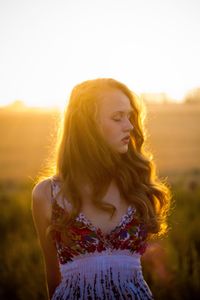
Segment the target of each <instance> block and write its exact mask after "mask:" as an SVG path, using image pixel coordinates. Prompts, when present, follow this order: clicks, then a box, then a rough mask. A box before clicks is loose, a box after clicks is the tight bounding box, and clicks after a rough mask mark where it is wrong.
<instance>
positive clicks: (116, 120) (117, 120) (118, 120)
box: [113, 116, 131, 122]
mask: <svg viewBox="0 0 200 300" xmlns="http://www.w3.org/2000/svg"><path fill="white" fill-rule="evenodd" d="M130 118H131V116H130V117H129V118H128V119H129V121H130ZM121 120H122V119H113V121H115V122H120V121H121Z"/></svg>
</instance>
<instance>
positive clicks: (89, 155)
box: [49, 78, 171, 236]
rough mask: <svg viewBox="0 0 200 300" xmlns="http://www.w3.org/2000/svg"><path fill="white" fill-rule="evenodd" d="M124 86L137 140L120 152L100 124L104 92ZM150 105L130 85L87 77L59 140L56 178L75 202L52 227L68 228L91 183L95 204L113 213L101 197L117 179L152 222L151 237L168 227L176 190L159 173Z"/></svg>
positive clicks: (143, 217)
mask: <svg viewBox="0 0 200 300" xmlns="http://www.w3.org/2000/svg"><path fill="white" fill-rule="evenodd" d="M110 90H120V91H121V92H123V93H124V94H125V95H126V96H127V97H128V98H129V100H130V104H131V106H132V108H133V113H132V115H131V118H130V120H131V123H132V125H133V130H131V132H130V134H131V140H130V142H129V148H128V151H127V152H126V153H117V152H116V151H114V150H113V149H111V147H110V146H109V145H108V143H107V142H106V140H105V139H104V137H103V135H102V133H101V130H100V126H99V123H98V105H99V103H100V101H101V92H102V91H110ZM144 120H145V106H144V104H143V103H142V100H141V99H140V98H139V97H138V96H137V95H136V94H135V93H133V92H132V91H131V90H130V89H129V88H128V87H127V86H126V85H125V84H123V83H121V82H119V81H117V80H114V79H112V78H98V79H94V80H87V81H84V82H82V83H80V84H78V85H76V86H75V87H74V88H73V90H72V92H71V95H70V99H69V103H68V105H67V107H66V110H65V116H64V122H63V129H62V134H61V138H60V141H59V142H58V145H57V146H58V151H57V163H56V174H55V177H56V178H58V179H59V180H60V184H61V185H60V186H61V190H60V194H61V195H62V196H63V197H62V199H63V204H65V203H64V202H65V200H64V198H66V199H68V201H70V203H71V204H72V211H71V213H70V212H66V214H65V215H64V217H63V218H61V219H59V220H58V222H57V223H56V224H53V225H52V226H50V228H49V230H50V231H51V230H53V229H56V230H58V231H61V232H64V230H66V224H69V223H70V221H71V220H72V219H73V218H75V217H76V216H77V215H78V213H79V212H80V210H81V190H82V188H83V186H84V184H85V183H88V184H89V185H90V187H91V189H92V198H91V199H92V202H93V204H94V205H95V206H96V207H98V208H100V209H103V210H105V211H108V212H110V215H111V217H112V215H113V213H114V212H115V209H116V208H115V207H114V206H113V205H110V204H103V203H102V201H101V199H102V197H103V195H104V194H105V192H106V190H107V188H108V186H109V184H110V182H111V180H112V179H114V180H115V182H116V183H117V186H118V188H119V191H120V194H121V195H122V196H123V198H124V199H126V200H127V201H128V203H130V204H133V205H134V206H135V207H136V209H137V213H138V216H139V218H141V220H142V221H143V222H144V223H145V224H146V225H147V228H148V231H149V236H155V235H161V234H163V233H165V232H166V231H167V221H166V220H167V215H168V212H169V207H170V200H171V193H170V188H169V187H168V184H167V182H166V181H165V180H164V179H163V180H161V179H159V178H158V177H157V175H156V166H155V163H154V161H153V155H152V154H151V152H150V151H149V150H147V149H146V148H145V146H146V143H145V142H146V131H145V126H144Z"/></svg>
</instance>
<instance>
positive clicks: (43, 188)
mask: <svg viewBox="0 0 200 300" xmlns="http://www.w3.org/2000/svg"><path fill="white" fill-rule="evenodd" d="M50 195H51V179H50V178H47V179H44V180H42V181H40V182H38V183H37V184H36V185H35V186H34V188H33V190H32V196H33V198H34V199H43V198H45V197H49V196H50Z"/></svg>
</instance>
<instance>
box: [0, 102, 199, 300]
mask: <svg viewBox="0 0 200 300" xmlns="http://www.w3.org/2000/svg"><path fill="white" fill-rule="evenodd" d="M59 119H60V115H59V113H58V112H55V111H37V110H36V111H22V112H20V111H18V112H15V111H11V110H10V111H8V110H5V109H2V110H0V136H1V142H0V209H1V218H0V234H1V244H0V250H1V251H0V253H1V254H0V266H1V273H0V299H21V300H25V299H26V300H27V299H29V300H40V299H41V300H43V299H44V300H45V299H46V292H45V281H44V273H43V261H42V256H41V252H40V248H39V244H38V241H37V238H36V233H35V230H34V227H33V222H32V218H31V209H30V201H31V190H32V188H33V185H34V180H35V178H36V176H37V175H38V173H39V172H40V170H42V169H43V168H44V167H45V165H46V162H47V160H48V159H50V158H51V157H53V150H54V145H55V143H56V132H57V126H58V124H59ZM199 120H200V105H197V104H193V105H192V104H168V103H166V104H163V105H159V104H151V105H148V106H147V119H146V128H147V139H148V147H149V149H151V151H152V153H153V156H154V159H155V161H156V164H157V170H158V174H159V175H160V176H161V177H165V178H167V179H168V181H169V184H170V185H171V188H172V192H173V199H174V205H173V209H172V211H171V215H170V217H169V224H170V228H171V229H170V231H169V233H168V235H167V237H165V238H164V239H162V240H159V241H154V242H152V243H151V244H150V246H149V249H148V251H147V253H146V254H145V255H144V257H143V260H142V262H143V270H144V276H145V279H146V281H147V282H148V284H149V286H150V288H151V289H152V291H153V293H154V295H155V299H161V300H166V299H168V300H169V299H172V300H180V299H185V300H186V299H198V298H199V295H200V235H199V228H200V218H199V211H200V126H199V123H200V122H199Z"/></svg>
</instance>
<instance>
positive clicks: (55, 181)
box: [50, 176, 72, 210]
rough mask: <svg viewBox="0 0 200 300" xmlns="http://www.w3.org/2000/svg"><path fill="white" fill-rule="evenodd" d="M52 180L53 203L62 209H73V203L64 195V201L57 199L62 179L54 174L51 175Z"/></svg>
mask: <svg viewBox="0 0 200 300" xmlns="http://www.w3.org/2000/svg"><path fill="white" fill-rule="evenodd" d="M50 181H51V203H52V204H55V202H56V204H57V205H58V206H60V207H61V208H62V209H67V210H71V207H72V206H71V203H70V202H69V201H68V200H67V199H66V198H65V197H64V198H63V199H62V200H64V202H65V204H64V202H62V200H61V199H57V195H58V193H59V192H60V188H61V187H60V180H59V179H56V178H55V177H54V176H52V177H50Z"/></svg>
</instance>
